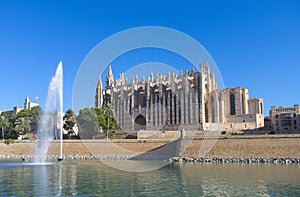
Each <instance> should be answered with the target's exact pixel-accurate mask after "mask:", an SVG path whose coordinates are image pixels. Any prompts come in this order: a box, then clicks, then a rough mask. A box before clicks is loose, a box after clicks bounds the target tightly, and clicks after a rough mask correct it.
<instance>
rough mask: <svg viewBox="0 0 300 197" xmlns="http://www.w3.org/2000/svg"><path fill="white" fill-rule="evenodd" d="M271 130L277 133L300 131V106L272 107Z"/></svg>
mask: <svg viewBox="0 0 300 197" xmlns="http://www.w3.org/2000/svg"><path fill="white" fill-rule="evenodd" d="M270 121H271V128H272V130H273V131H275V132H297V131H298V132H299V131H300V106H299V105H298V104H295V105H294V106H293V107H283V106H281V107H276V106H272V107H271V110H270Z"/></svg>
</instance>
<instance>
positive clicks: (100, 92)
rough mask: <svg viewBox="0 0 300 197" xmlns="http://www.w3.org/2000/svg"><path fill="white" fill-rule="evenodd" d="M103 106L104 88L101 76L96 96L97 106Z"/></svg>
mask: <svg viewBox="0 0 300 197" xmlns="http://www.w3.org/2000/svg"><path fill="white" fill-rule="evenodd" d="M102 106H103V88H102V82H101V79H100V76H99V77H98V83H97V87H96V96H95V107H97V108H102Z"/></svg>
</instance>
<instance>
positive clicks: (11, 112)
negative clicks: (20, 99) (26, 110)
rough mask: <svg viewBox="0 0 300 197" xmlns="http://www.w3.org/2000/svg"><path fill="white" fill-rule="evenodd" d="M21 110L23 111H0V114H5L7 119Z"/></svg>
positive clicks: (15, 108) (16, 108) (18, 108)
mask: <svg viewBox="0 0 300 197" xmlns="http://www.w3.org/2000/svg"><path fill="white" fill-rule="evenodd" d="M21 110H23V109H22V108H21V107H14V108H13V109H12V110H5V111H0V114H1V113H5V114H6V115H7V116H8V117H11V116H14V115H16V114H17V113H19V112H20V111H21Z"/></svg>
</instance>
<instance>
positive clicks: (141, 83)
mask: <svg viewBox="0 0 300 197" xmlns="http://www.w3.org/2000/svg"><path fill="white" fill-rule="evenodd" d="M107 104H109V105H111V107H112V109H113V112H114V114H115V116H116V117H117V121H118V125H119V127H120V128H121V129H124V130H136V131H138V130H180V129H186V130H209V129H210V128H212V127H214V126H216V125H217V126H218V129H222V130H230V131H233V130H251V129H258V128H260V127H263V126H264V116H263V113H264V108H263V100H262V99H260V98H251V99H249V93H248V89H247V88H241V87H236V88H226V89H222V90H220V89H218V86H217V83H216V81H215V77H214V74H213V73H211V72H210V67H209V65H208V64H206V65H204V64H203V63H201V64H200V72H195V70H194V68H192V70H191V71H185V73H183V72H182V71H180V73H178V74H175V73H168V75H167V76H163V75H161V74H158V75H157V76H156V77H154V75H153V73H151V74H150V75H149V76H148V77H147V78H146V79H145V78H144V77H143V78H142V79H141V80H139V79H138V77H136V78H135V79H132V80H131V81H130V82H129V81H128V80H127V79H125V76H124V73H121V74H120V78H119V79H117V80H116V81H115V80H114V76H113V72H112V68H111V66H109V68H108V74H107V76H106V81H105V89H103V87H102V82H101V79H100V78H99V79H98V84H97V87H96V94H95V107H98V108H101V107H103V106H105V105H107Z"/></svg>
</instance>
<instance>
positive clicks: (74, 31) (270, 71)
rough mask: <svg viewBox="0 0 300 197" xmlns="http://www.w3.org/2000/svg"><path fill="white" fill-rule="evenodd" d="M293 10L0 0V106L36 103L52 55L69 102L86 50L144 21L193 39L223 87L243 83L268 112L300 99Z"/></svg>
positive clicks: (248, 4) (261, 5)
mask: <svg viewBox="0 0 300 197" xmlns="http://www.w3.org/2000/svg"><path fill="white" fill-rule="evenodd" d="M299 10H300V3H299V1H296V0H295V1H283V0H282V1H273V0H272V1H271V0H270V1H155V0H154V1H153V0H152V1H108V0H107V1H29V0H26V1H25V0H24V1H11V0H7V1H6V0H2V1H0V59H1V61H0V65H1V75H0V84H1V86H0V87H1V95H0V109H2V110H3V109H4V110H7V109H11V108H12V107H13V106H23V103H24V99H25V97H26V96H29V97H30V98H31V99H32V100H33V98H34V96H36V95H37V96H39V98H40V99H39V103H40V104H41V105H42V106H43V105H44V102H45V97H46V93H47V87H48V84H49V81H50V79H51V77H52V75H53V74H54V72H55V68H56V66H57V63H58V62H59V60H62V61H63V64H64V103H65V106H64V108H65V109H68V108H71V107H72V89H73V82H74V79H75V77H76V73H77V70H78V68H79V66H80V64H81V62H82V61H83V59H84V57H85V56H86V55H87V54H88V52H89V51H90V50H91V49H92V48H93V47H94V46H95V45H97V44H98V43H99V42H100V41H102V40H103V39H105V38H106V37H108V36H110V35H112V34H115V33H117V32H119V31H122V30H125V29H128V28H133V27H137V26H149V25H151V26H166V27H170V28H174V29H177V30H179V31H182V32H184V33H186V34H188V35H190V36H192V37H194V38H195V39H196V40H198V42H200V43H201V44H202V45H203V46H204V47H205V48H206V49H207V50H208V52H209V53H210V54H211V56H212V57H213V58H214V60H215V62H216V63H217V65H218V67H219V69H220V72H221V74H222V76H223V80H224V83H225V86H226V87H234V86H241V87H247V88H249V91H250V96H252V97H261V98H263V99H264V101H265V109H266V110H267V111H268V110H269V109H270V106H271V105H277V106H279V105H285V106H291V105H293V104H295V103H300V91H299V89H300V88H299V85H300V83H299V76H300V75H299V74H300V58H299V56H300V49H299V47H300V11H299ZM140 58H143V56H142V57H140ZM146 59H147V61H149V57H147V58H146ZM156 61H157V60H156ZM119 62H122V61H119ZM123 63H124V62H123ZM119 71H124V70H123V69H122V67H120V66H119V67H118V69H115V70H114V74H115V75H118V72H119ZM95 85H96V82H95ZM266 114H267V113H266Z"/></svg>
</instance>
